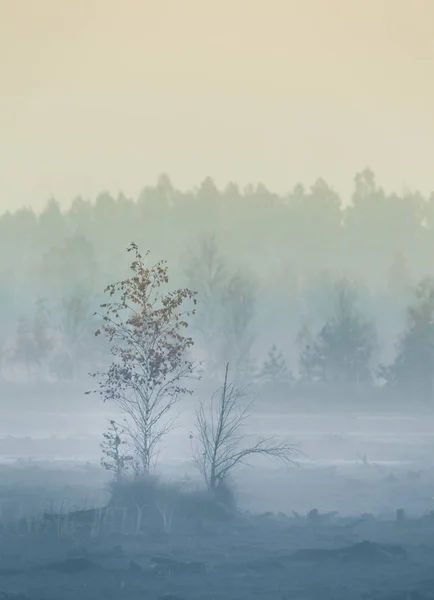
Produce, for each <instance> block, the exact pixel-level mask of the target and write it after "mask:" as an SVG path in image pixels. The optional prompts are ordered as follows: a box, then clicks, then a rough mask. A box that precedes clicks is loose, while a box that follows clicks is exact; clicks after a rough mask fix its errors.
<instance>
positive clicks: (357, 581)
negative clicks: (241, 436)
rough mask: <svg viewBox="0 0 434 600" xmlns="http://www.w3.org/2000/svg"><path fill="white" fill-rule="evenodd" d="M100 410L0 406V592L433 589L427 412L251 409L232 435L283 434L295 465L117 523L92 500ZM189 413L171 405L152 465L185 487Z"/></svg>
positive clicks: (413, 599) (192, 474)
mask: <svg viewBox="0 0 434 600" xmlns="http://www.w3.org/2000/svg"><path fill="white" fill-rule="evenodd" d="M6 407H7V408H6ZM107 408H108V407H106V406H104V405H101V404H98V402H92V403H91V404H89V405H87V406H86V405H85V404H84V403H77V404H76V405H75V407H73V406H72V405H71V404H70V403H69V402H68V404H67V406H59V405H57V406H56V405H55V403H53V404H52V405H50V406H47V407H45V408H44V410H40V409H39V408H38V406H37V405H36V404H35V405H33V406H27V407H26V410H24V411H23V410H17V404H16V403H14V402H3V403H2V408H1V409H0V457H1V462H2V463H3V464H2V465H0V557H1V561H0V599H3V600H7V599H10V600H11V599H12V598H15V600H20V599H21V600H63V599H76V598H77V599H78V598H79V599H83V600H88V599H97V598H101V599H103V598H104V599H112V598H113V599H118V598H122V599H126V600H130V599H134V600H135V599H139V598H140V599H141V600H142V599H143V598H146V599H147V600H148V599H149V600H157V599H163V598H165V599H166V600H170V599H171V600H177V599H178V600H179V599H184V600H190V599H191V600H195V599H198V600H199V599H201V600H202V599H204V598H209V599H215V600H219V599H220V598H221V599H223V598H224V599H230V600H232V599H234V600H238V599H239V600H241V599H243V600H244V599H246V600H247V599H249V600H250V599H251V598H258V599H262V598H263V599H266V600H268V599H270V600H289V599H294V600H332V599H333V600H340V599H342V600H352V599H353V598H357V599H362V598H363V599H365V600H370V599H373V600H428V599H430V598H434V578H433V576H432V567H433V564H434V516H432V515H431V514H430V511H434V458H433V457H434V435H433V432H434V415H433V414H430V413H429V412H428V411H427V412H426V413H421V414H419V415H415V414H413V415H409V414H402V413H401V414H397V413H395V414H392V413H390V412H389V413H387V414H386V413H383V414H381V413H380V412H379V411H376V412H375V413H373V412H371V413H365V414H362V413H361V412H359V413H357V412H356V411H354V410H351V411H346V412H343V411H340V412H335V413H334V414H332V413H331V412H327V414H324V413H320V412H318V411H317V412H316V413H312V412H311V413H308V412H303V411H302V410H300V409H298V410H291V408H290V406H288V407H287V409H286V410H281V409H280V410H279V411H277V410H274V411H273V410H269V411H267V412H265V411H262V412H256V413H255V414H254V415H252V419H251V421H250V426H249V427H250V429H249V431H247V432H246V433H248V434H251V435H255V434H257V433H261V434H265V435H277V436H279V437H285V438H288V439H289V440H290V441H291V442H293V443H294V444H296V445H297V446H298V447H299V448H300V449H301V450H302V452H303V455H302V456H301V457H300V458H299V460H297V464H295V465H292V466H289V467H283V466H282V465H281V464H279V463H272V462H269V461H267V460H260V461H256V462H255V464H253V465H251V466H250V467H247V466H246V467H243V468H242V469H240V471H239V472H238V474H237V479H236V491H237V498H238V504H239V511H238V512H237V513H231V514H224V515H223V516H222V515H214V514H212V515H209V514H206V515H202V514H201V513H200V510H199V509H195V510H194V511H190V512H189V513H188V515H187V516H186V515H184V514H182V515H179V514H177V513H176V510H175V508H173V506H172V505H165V506H163V507H161V506H160V509H161V510H160V509H159V510H160V512H159V511H157V512H155V510H154V512H152V507H151V508H149V507H148V508H146V509H143V519H142V520H140V526H138V517H137V514H136V512H135V511H136V509H135V508H133V509H132V514H130V513H128V514H129V520H128V521H127V522H126V523H125V522H123V521H122V523H120V521H119V519H118V521H116V519H115V520H113V519H114V517H113V515H112V514H111V513H110V511H107V510H106V509H105V508H104V507H106V506H107V503H108V501H109V492H108V487H107V485H108V482H109V479H108V476H107V474H106V473H105V472H104V471H103V470H102V469H101V468H100V466H99V460H100V449H99V443H100V439H101V437H100V434H101V431H102V430H103V429H104V427H105V424H106V422H107V418H108V417H110V416H112V414H113V413H112V414H110V413H109V411H107ZM192 416H193V411H192V410H191V407H183V410H182V411H181V419H180V424H179V428H178V429H177V430H176V431H175V432H174V433H173V435H172V436H171V438H170V440H167V444H166V446H165V447H164V448H163V449H162V453H161V474H162V476H163V478H164V479H166V480H168V481H176V482H179V481H183V482H184V485H188V486H189V487H190V488H191V489H195V488H196V487H197V486H198V485H199V483H200V482H199V481H198V479H197V473H196V471H195V469H194V467H193V465H192V461H191V450H192V449H191V442H190V439H189V435H190V432H191V431H192V430H193V425H192V423H193V421H192ZM97 508H98V509H100V510H96V509H97ZM154 509H155V507H154ZM314 509H317V510H318V511H319V514H317V513H316V512H315V510H314ZM398 509H404V513H399V519H398V520H397V512H396V511H397V510H398ZM149 511H150V512H149ZM311 511H313V512H311ZM44 513H49V514H50V515H52V517H50V519H49V520H47V519H46V518H44V516H43V515H44ZM309 513H310V514H309ZM321 514H322V515H323V516H321ZM433 514H434V513H433ZM56 515H57V516H56ZM67 515H69V516H67ZM150 515H151V516H150ZM403 515H404V518H402V517H403ZM368 542H369V543H368Z"/></svg>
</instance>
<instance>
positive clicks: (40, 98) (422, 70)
mask: <svg viewBox="0 0 434 600" xmlns="http://www.w3.org/2000/svg"><path fill="white" fill-rule="evenodd" d="M433 34H434V2H433V0H117V1H115V0H0V81H1V89H0V210H5V209H6V208H8V209H14V208H18V207H20V206H22V205H31V206H33V207H34V208H36V209H40V208H41V207H42V206H43V205H44V204H45V202H46V200H47V199H48V198H49V197H50V196H51V195H54V196H55V197H56V198H58V199H59V200H60V201H61V202H62V204H63V205H64V206H67V205H68V204H69V202H70V201H71V199H72V198H73V197H74V196H76V195H78V194H82V195H84V196H86V197H91V198H93V197H95V195H96V194H97V193H98V192H99V191H101V190H103V189H108V190H110V191H112V192H113V193H115V194H117V192H118V191H119V190H120V189H122V190H124V191H125V193H126V194H128V195H132V196H136V195H137V194H138V192H139V191H140V189H141V188H142V187H143V186H144V185H145V184H152V183H154V182H155V180H156V178H157V176H158V174H159V173H161V172H167V173H168V174H169V175H170V176H171V178H172V180H173V182H174V184H175V185H177V186H179V187H181V188H186V187H190V186H192V185H195V184H197V183H200V181H202V179H203V178H204V177H205V176H206V175H211V176H213V177H214V178H215V180H216V182H217V184H218V185H225V184H226V183H227V182H228V181H229V180H236V181H238V182H239V183H240V184H241V185H244V184H246V183H247V182H249V181H253V182H255V181H262V182H264V183H265V184H266V185H268V186H269V187H270V188H272V189H275V190H277V191H286V190H288V189H290V188H291V187H292V186H293V185H294V184H295V183H297V182H298V181H302V182H304V183H306V184H310V183H312V182H313V180H314V179H315V178H316V177H317V176H323V177H324V178H325V179H327V180H328V181H329V182H330V183H331V184H332V185H334V186H335V187H336V188H337V189H338V191H340V192H342V193H343V194H349V193H350V190H351V189H352V180H353V176H354V174H355V172H356V171H357V170H360V169H362V168H364V167H365V166H367V165H370V166H371V167H372V168H373V169H374V170H375V171H376V173H377V174H378V178H379V180H380V181H381V183H383V184H384V185H385V187H386V188H388V189H391V188H395V189H398V190H399V189H401V188H402V187H403V186H408V187H410V188H419V189H421V190H422V191H423V192H425V193H426V192H428V191H430V190H434V108H433V107H434V76H433V75H434V37H433Z"/></svg>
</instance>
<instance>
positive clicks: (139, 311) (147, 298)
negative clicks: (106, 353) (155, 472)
mask: <svg viewBox="0 0 434 600" xmlns="http://www.w3.org/2000/svg"><path fill="white" fill-rule="evenodd" d="M127 250H128V252H132V253H134V261H133V262H132V264H131V272H132V274H131V276H130V277H129V278H127V279H124V280H122V281H119V282H117V283H114V284H111V285H109V286H108V287H107V288H106V289H105V293H106V294H107V295H108V298H109V299H108V301H107V302H105V303H103V304H102V305H101V312H99V313H97V315H98V316H99V317H100V319H101V327H100V328H99V329H98V330H97V331H96V332H95V335H104V336H105V337H106V339H107V341H108V342H109V343H110V344H111V348H110V352H111V356H112V362H111V364H110V366H109V368H108V370H107V371H106V372H104V373H101V372H98V373H95V374H93V376H94V377H96V378H97V379H98V381H99V389H98V390H96V391H97V392H99V394H100V395H101V396H102V397H103V399H104V401H107V400H108V401H112V402H114V403H115V404H116V405H117V406H118V407H119V408H120V409H121V411H122V414H123V417H124V424H123V426H122V427H123V430H124V431H125V434H126V436H127V439H128V443H129V445H130V449H131V451H132V453H133V455H134V465H135V469H136V471H138V472H141V473H149V471H150V469H151V467H152V466H153V465H154V463H155V459H156V455H157V447H158V444H159V442H160V440H161V438H162V437H163V436H164V435H165V434H166V433H168V432H169V431H170V429H171V428H172V426H173V419H171V418H170V414H169V413H170V410H171V408H172V407H173V405H174V404H175V403H176V402H177V401H178V400H179V399H180V398H181V397H182V396H184V395H186V394H191V389H190V388H189V387H188V385H187V380H188V379H191V378H192V377H193V376H194V371H195V365H194V363H193V361H192V359H191V357H190V356H189V350H190V348H191V346H192V345H193V340H192V339H191V337H189V336H187V335H185V329H186V328H187V326H188V323H187V319H188V317H189V316H190V315H192V314H193V313H194V304H195V292H193V291H191V290H189V289H177V290H174V291H169V290H168V288H167V286H168V283H169V276H168V267H167V264H166V263H165V262H164V261H161V262H158V263H157V264H155V265H154V266H152V267H147V266H146V264H145V259H146V257H147V256H148V254H149V253H146V255H145V256H142V254H140V252H139V249H138V247H137V245H136V244H134V243H132V244H131V245H130V246H129V247H128V249H127ZM185 305H189V306H188V308H185Z"/></svg>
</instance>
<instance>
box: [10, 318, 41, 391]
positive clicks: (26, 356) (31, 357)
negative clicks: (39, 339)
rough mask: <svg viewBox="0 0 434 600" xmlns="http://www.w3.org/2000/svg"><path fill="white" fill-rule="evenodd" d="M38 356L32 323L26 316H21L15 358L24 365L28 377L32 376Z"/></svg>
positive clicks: (16, 337)
mask: <svg viewBox="0 0 434 600" xmlns="http://www.w3.org/2000/svg"><path fill="white" fill-rule="evenodd" d="M36 358H37V352H36V345H35V342H34V339H33V336H32V326H31V323H29V320H28V319H27V318H26V317H20V318H19V320H18V326H17V331H16V335H15V344H14V351H13V360H14V362H16V363H18V364H19V365H22V366H23V367H24V369H25V372H26V374H27V378H28V379H29V378H30V375H31V370H32V367H33V366H34V364H35V362H36Z"/></svg>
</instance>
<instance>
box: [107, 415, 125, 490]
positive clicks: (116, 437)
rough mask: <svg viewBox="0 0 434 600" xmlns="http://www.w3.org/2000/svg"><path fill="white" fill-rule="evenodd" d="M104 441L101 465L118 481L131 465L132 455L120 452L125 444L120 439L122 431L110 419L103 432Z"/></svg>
mask: <svg viewBox="0 0 434 600" xmlns="http://www.w3.org/2000/svg"><path fill="white" fill-rule="evenodd" d="M102 435H103V438H104V441H103V442H102V443H101V450H102V453H103V458H102V459H101V465H102V466H103V467H104V469H106V471H111V472H112V473H113V475H114V478H115V481H116V482H117V483H120V482H121V481H122V479H123V476H124V475H125V474H126V473H127V471H128V468H129V467H130V466H131V463H132V461H133V457H132V456H131V455H129V454H127V453H125V452H122V450H121V446H123V445H125V441H124V440H123V439H122V437H121V436H122V435H123V431H122V428H120V427H119V425H117V424H116V422H115V421H113V420H111V421H110V427H109V428H108V431H107V432H106V433H103V434H102Z"/></svg>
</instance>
